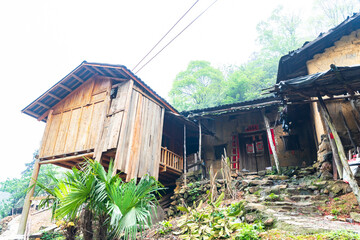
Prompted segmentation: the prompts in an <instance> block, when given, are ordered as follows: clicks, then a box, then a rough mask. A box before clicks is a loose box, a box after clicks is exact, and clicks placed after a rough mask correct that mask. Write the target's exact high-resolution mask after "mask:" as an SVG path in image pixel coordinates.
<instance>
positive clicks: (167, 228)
mask: <svg viewBox="0 0 360 240" xmlns="http://www.w3.org/2000/svg"><path fill="white" fill-rule="evenodd" d="M160 225H161V227H160V229H159V230H158V231H157V232H158V233H159V234H161V235H165V234H167V233H169V232H171V230H172V226H173V225H172V224H171V223H170V222H169V221H162V222H160Z"/></svg>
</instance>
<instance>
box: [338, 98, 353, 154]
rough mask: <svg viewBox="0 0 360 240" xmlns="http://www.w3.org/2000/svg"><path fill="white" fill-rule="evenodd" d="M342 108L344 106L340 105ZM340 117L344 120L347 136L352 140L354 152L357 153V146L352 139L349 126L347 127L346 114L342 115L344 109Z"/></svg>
mask: <svg viewBox="0 0 360 240" xmlns="http://www.w3.org/2000/svg"><path fill="white" fill-rule="evenodd" d="M340 107H341V108H342V104H340ZM340 116H341V119H342V121H343V124H344V127H345V129H346V132H347V134H348V137H349V140H350V142H351V145H352V146H353V148H354V150H355V151H356V145H355V143H354V140H353V138H352V136H351V131H350V128H349V126H348V125H347V122H346V120H345V117H344V114H343V113H342V109H341V110H340Z"/></svg>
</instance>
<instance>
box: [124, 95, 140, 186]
mask: <svg viewBox="0 0 360 240" xmlns="http://www.w3.org/2000/svg"><path fill="white" fill-rule="evenodd" d="M138 95H139V100H138V104H137V107H136V116H135V119H134V120H135V121H134V130H133V131H132V134H131V136H130V145H129V151H128V155H127V158H126V167H125V173H126V174H127V176H126V181H130V180H131V179H132V178H134V177H137V176H134V175H133V174H134V172H135V168H136V167H137V164H138V163H139V162H138V158H139V144H138V141H139V134H140V130H141V125H140V123H141V108H142V100H143V97H142V95H141V94H138Z"/></svg>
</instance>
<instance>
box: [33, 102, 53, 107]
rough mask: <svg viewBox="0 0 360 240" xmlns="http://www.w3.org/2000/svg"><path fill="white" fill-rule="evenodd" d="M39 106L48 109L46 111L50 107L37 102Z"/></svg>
mask: <svg viewBox="0 0 360 240" xmlns="http://www.w3.org/2000/svg"><path fill="white" fill-rule="evenodd" d="M36 103H37V104H39V105H40V106H42V107H44V108H46V109H49V108H50V107H49V106H48V105H46V104H44V103H41V102H36Z"/></svg>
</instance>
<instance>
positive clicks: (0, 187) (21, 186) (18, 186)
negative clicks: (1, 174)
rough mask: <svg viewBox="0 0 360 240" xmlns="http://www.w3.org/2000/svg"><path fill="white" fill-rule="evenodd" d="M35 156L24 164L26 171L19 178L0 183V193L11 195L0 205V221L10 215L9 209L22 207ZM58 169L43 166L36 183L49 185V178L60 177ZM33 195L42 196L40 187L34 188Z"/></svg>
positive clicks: (47, 165)
mask: <svg viewBox="0 0 360 240" xmlns="http://www.w3.org/2000/svg"><path fill="white" fill-rule="evenodd" d="M36 155H37V151H36V152H35V153H34V159H33V161H32V162H30V163H26V164H25V166H26V169H25V170H24V171H23V172H22V173H21V176H20V177H19V178H13V179H7V180H5V181H3V182H0V191H3V192H7V193H10V194H11V197H10V198H9V199H7V200H4V201H2V202H1V203H0V219H2V218H4V217H6V216H8V215H9V214H11V209H13V208H21V207H22V206H23V202H24V199H25V196H26V193H27V191H28V189H29V183H30V179H31V176H32V172H33V168H34V163H35V156H36ZM59 168H60V167H57V166H55V165H52V164H46V165H43V166H42V167H41V168H40V171H39V175H38V181H41V182H44V183H47V184H49V183H50V182H51V177H50V176H53V177H60V176H61V175H62V171H59V170H58V169H59ZM34 194H35V195H43V194H45V192H44V191H43V190H42V189H41V188H40V187H36V188H35V193H34Z"/></svg>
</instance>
